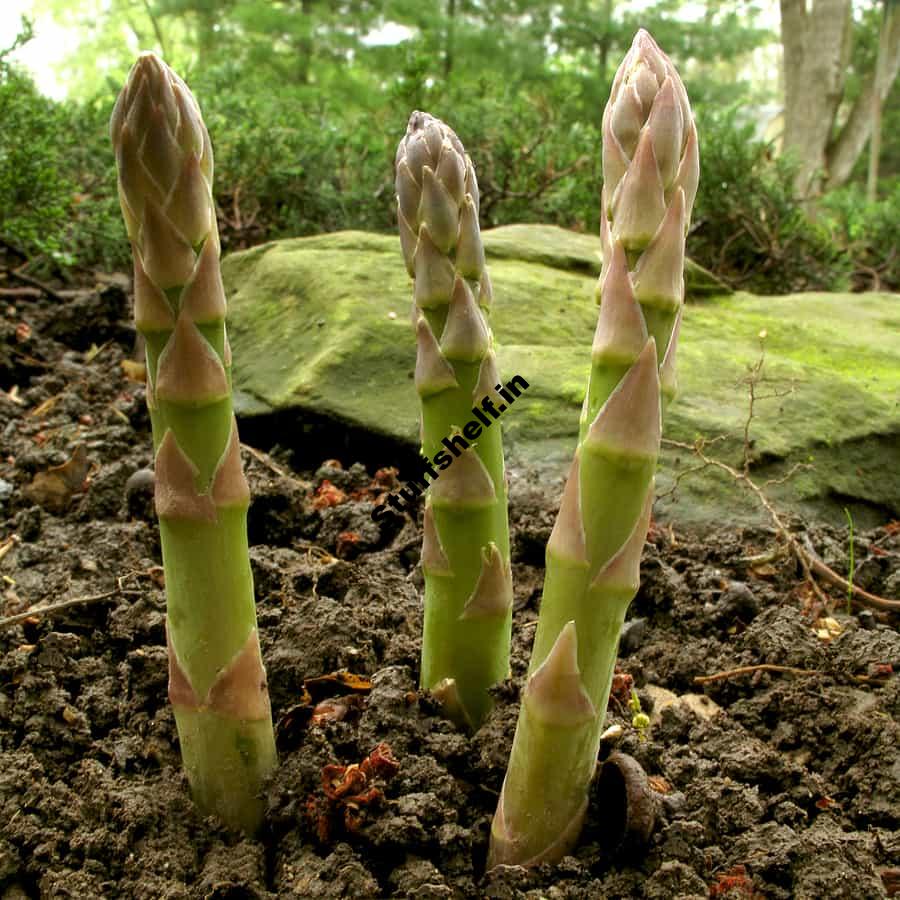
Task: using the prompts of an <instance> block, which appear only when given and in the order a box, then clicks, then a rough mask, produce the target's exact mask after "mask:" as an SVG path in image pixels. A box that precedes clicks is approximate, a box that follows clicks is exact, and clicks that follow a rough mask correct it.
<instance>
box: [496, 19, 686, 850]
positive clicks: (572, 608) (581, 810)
mask: <svg viewBox="0 0 900 900" xmlns="http://www.w3.org/2000/svg"><path fill="white" fill-rule="evenodd" d="M697 178H698V156H697V132H696V129H695V127H694V122H693V117H692V115H691V110H690V106H689V105H688V100H687V94H686V93H685V90H684V85H683V84H682V83H681V79H680V78H679V76H678V73H677V72H676V71H675V68H674V66H673V65H672V63H671V61H670V60H669V58H668V57H667V56H666V55H665V54H664V53H663V52H662V51H661V50H660V49H659V47H657V46H656V43H655V42H654V41H653V39H652V38H651V37H650V35H649V34H647V32H646V31H644V30H641V31H639V32H638V34H637V35H636V37H635V39H634V43H633V44H632V46H631V50H630V51H629V52H628V55H627V56H626V57H625V60H624V61H623V63H622V65H621V66H620V67H619V69H618V71H617V72H616V76H615V79H614V81H613V86H612V91H611V95H610V99H609V103H608V104H607V106H606V109H605V111H604V114H603V179H604V184H603V195H602V201H601V202H602V214H601V238H602V241H603V271H602V273H601V277H600V316H599V320H598V323H597V331H596V334H595V337H594V344H593V348H592V353H591V374H590V380H589V383H588V391H587V396H586V397H585V404H584V411H583V414H582V421H581V429H580V438H579V444H578V448H577V449H576V451H575V460H574V462H573V464H572V468H571V470H570V473H569V478H568V481H567V482H566V486H565V489H564V492H563V498H562V504H561V506H560V510H559V515H558V517H557V519H556V524H555V526H554V528H553V532H552V533H551V535H550V540H549V542H548V544H547V571H546V576H545V581H544V592H543V598H542V600H541V612H540V619H539V620H538V626H537V631H536V633H535V639H534V648H533V650H532V656H531V664H530V667H529V678H528V682H527V684H526V686H525V689H524V691H523V695H522V707H521V710H520V715H519V722H518V726H517V728H516V734H515V738H514V740H513V748H512V753H511V755H510V762H509V768H508V770H507V773H506V779H505V781H504V783H503V789H502V791H501V794H500V801H499V803H498V805H497V812H496V814H495V816H494V821H493V825H492V827H491V849H490V858H489V862H488V864H489V865H499V864H509V865H534V864H537V863H540V862H555V861H556V860H558V859H560V857H562V856H563V855H564V854H565V853H567V852H568V851H569V850H570V849H571V848H572V846H573V845H574V843H575V841H576V840H577V838H578V835H579V832H580V830H581V825H582V822H583V820H584V816H585V812H586V810H587V802H588V787H589V785H590V781H591V778H592V776H593V773H594V768H595V765H596V760H597V750H598V747H599V743H600V734H601V730H602V726H603V720H604V717H605V712H606V704H607V701H608V698H609V690H610V686H611V683H612V675H613V667H614V665H615V661H616V650H617V647H618V639H619V631H620V629H621V626H622V621H623V620H624V618H625V611H626V609H627V608H628V604H629V603H630V602H631V599H632V597H634V594H635V593H636V591H637V588H638V580H639V578H638V576H639V564H640V558H641V551H642V550H643V546H644V538H645V536H646V533H647V528H648V525H649V521H650V507H651V504H652V501H653V474H654V470H655V468H656V459H657V455H658V452H659V442H660V433H661V432H660V429H661V405H662V403H664V402H665V400H667V399H669V398H670V397H671V395H672V394H673V392H674V387H675V379H674V367H675V347H676V344H677V340H678V323H679V321H680V316H681V307H682V303H683V295H684V281H683V269H684V239H685V233H686V229H687V222H688V220H689V217H690V210H691V205H692V203H693V200H694V194H695V193H696V190H697ZM657 348H659V350H660V355H661V357H662V358H661V365H658V364H659V362H660V360H659V359H658V358H657Z"/></svg>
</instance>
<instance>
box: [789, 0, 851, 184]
mask: <svg viewBox="0 0 900 900" xmlns="http://www.w3.org/2000/svg"><path fill="white" fill-rule="evenodd" d="M852 26H853V20H852V17H851V7H850V0H811V4H808V3H807V0H781V42H782V46H783V48H784V150H785V151H786V152H789V153H792V154H794V155H795V157H796V158H797V160H798V162H799V166H800V167H799V170H798V172H797V176H796V181H795V185H794V186H795V189H796V190H797V193H798V194H799V195H800V196H802V197H808V196H810V195H811V194H814V193H816V192H817V191H818V188H819V185H820V184H821V178H822V176H823V175H824V173H825V172H826V169H827V159H826V155H825V148H826V147H827V146H828V141H829V138H830V137H831V130H832V127H833V125H834V118H835V115H836V113H837V110H838V106H839V105H840V102H841V98H842V97H843V93H844V79H845V71H846V65H847V61H848V56H849V51H850V37H851V33H852Z"/></svg>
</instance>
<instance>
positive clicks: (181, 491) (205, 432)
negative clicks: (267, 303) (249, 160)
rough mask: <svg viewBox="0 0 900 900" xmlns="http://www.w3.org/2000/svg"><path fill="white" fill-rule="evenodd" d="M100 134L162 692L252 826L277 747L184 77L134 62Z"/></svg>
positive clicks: (201, 780) (227, 810)
mask: <svg viewBox="0 0 900 900" xmlns="http://www.w3.org/2000/svg"><path fill="white" fill-rule="evenodd" d="M110 133H111V136H112V142H113V146H114V148H115V152H116V163H117V166H118V173H119V200H120V202H121V206H122V214H123V216H124V218H125V225H126V227H127V229H128V236H129V238H130V240H131V245H132V251H133V256H134V295H135V299H134V316H135V324H136V326H137V328H138V330H139V331H140V332H141V334H143V336H144V337H145V339H146V346H147V404H148V406H149V408H150V418H151V422H152V427H153V444H154V448H155V451H156V464H155V469H156V498H155V499H156V511H157V515H158V517H159V525H160V536H161V541H162V551H163V564H164V568H165V577H166V601H167V626H166V635H167V642H168V652H169V699H170V701H171V703H172V706H173V708H174V712H175V720H176V723H177V726H178V736H179V740H180V743H181V753H182V758H183V761H184V765H185V769H186V770H187V774H188V779H189V781H190V784H191V789H192V792H193V795H194V798H195V800H196V802H197V803H198V805H199V806H200V807H201V809H203V811H204V812H207V813H214V814H216V815H218V816H219V817H220V818H221V819H222V820H223V821H224V822H225V823H226V824H228V825H230V826H232V827H236V828H241V829H244V830H246V831H254V830H255V829H256V828H257V827H258V826H259V824H260V822H261V820H262V814H263V801H262V797H261V789H262V783H263V780H264V779H265V778H266V777H267V776H268V775H269V773H270V772H271V771H272V769H273V768H274V766H275V742H274V737H273V732H272V719H271V712H270V709H269V696H268V690H267V687H266V676H265V670H264V669H263V664H262V657H261V655H260V648H259V637H258V634H257V628H256V607H255V601H254V594H253V580H252V576H251V573H250V562H249V556H248V552H247V508H248V506H249V502H250V492H249V489H248V487H247V482H246V480H245V478H244V473H243V469H242V466H241V458H240V442H239V440H238V432H237V423H236V422H235V420H234V415H233V413H232V401H231V351H230V349H229V346H228V339H227V337H226V334H225V292H224V289H223V286H222V279H221V275H220V272H219V238H218V231H217V227H216V217H215V208H214V206H213V199H212V188H211V184H212V168H213V160H212V148H211V145H210V141H209V135H208V134H207V131H206V127H205V125H204V124H203V120H202V118H201V115H200V109H199V107H198V106H197V102H196V100H195V99H194V97H193V95H192V94H191V92H190V90H189V89H188V87H187V85H185V83H184V82H183V81H182V80H181V79H180V78H179V77H178V76H177V75H176V74H175V73H174V72H173V71H172V70H171V69H170V68H169V67H168V66H166V64H165V63H163V62H162V61H161V60H160V59H158V58H157V57H156V56H154V55H153V54H152V53H145V54H142V55H141V56H140V57H139V58H138V61H137V62H136V63H135V65H134V67H133V68H132V70H131V72H130V74H129V76H128V81H127V83H126V84H125V87H124V88H123V89H122V92H121V93H120V94H119V98H118V100H117V101H116V105H115V108H114V109H113V114H112V120H111V122H110Z"/></svg>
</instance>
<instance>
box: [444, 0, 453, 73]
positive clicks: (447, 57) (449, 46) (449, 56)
mask: <svg viewBox="0 0 900 900" xmlns="http://www.w3.org/2000/svg"><path fill="white" fill-rule="evenodd" d="M455 40H456V0H447V36H446V40H445V42H444V80H445V81H449V80H450V75H451V73H452V72H453V50H454V46H453V45H454V42H455Z"/></svg>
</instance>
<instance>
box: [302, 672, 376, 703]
mask: <svg viewBox="0 0 900 900" xmlns="http://www.w3.org/2000/svg"><path fill="white" fill-rule="evenodd" d="M303 688H304V690H306V691H308V692H309V695H310V697H311V698H313V699H315V700H316V701H317V702H318V700H324V699H326V698H327V697H333V696H336V695H342V694H368V693H369V691H371V690H372V682H371V681H369V679H368V678H366V677H365V676H364V675H355V674H354V673H353V672H348V671H346V670H345V669H341V670H340V671H339V672H332V673H331V674H330V675H319V676H317V677H316V678H307V679H306V680H305V681H304V682H303Z"/></svg>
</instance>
